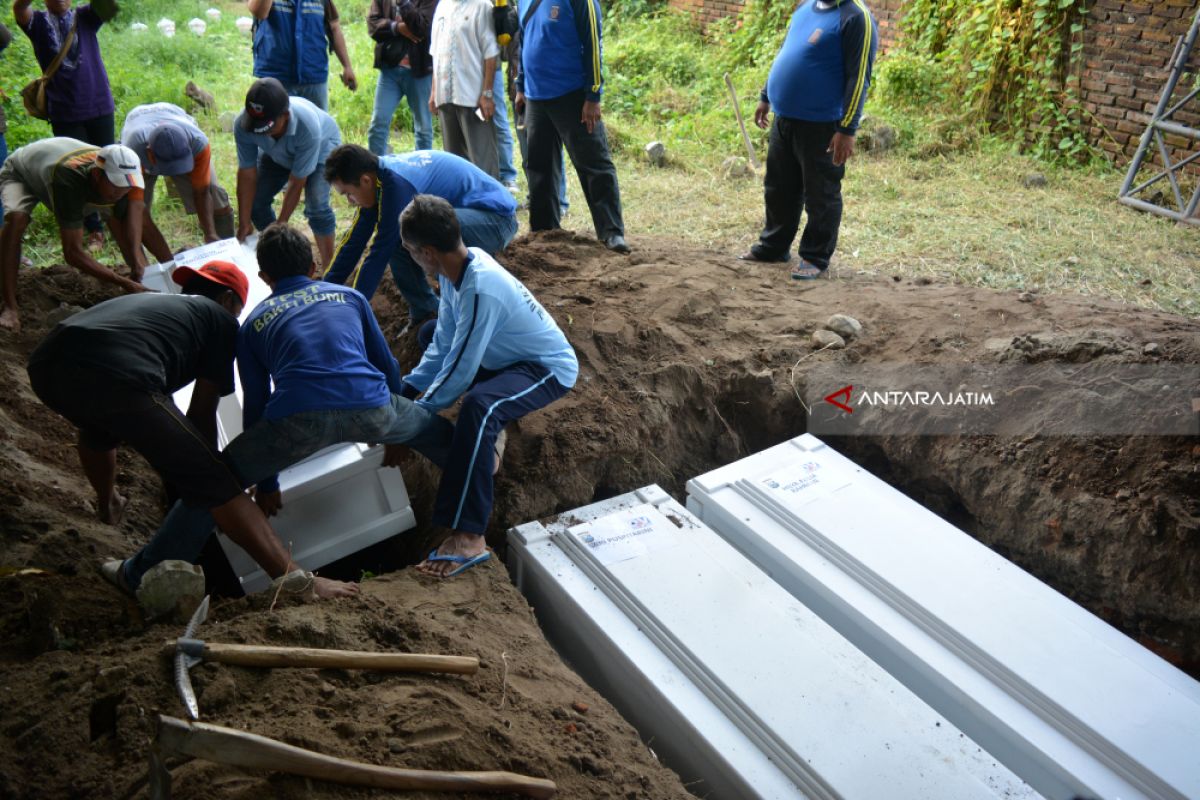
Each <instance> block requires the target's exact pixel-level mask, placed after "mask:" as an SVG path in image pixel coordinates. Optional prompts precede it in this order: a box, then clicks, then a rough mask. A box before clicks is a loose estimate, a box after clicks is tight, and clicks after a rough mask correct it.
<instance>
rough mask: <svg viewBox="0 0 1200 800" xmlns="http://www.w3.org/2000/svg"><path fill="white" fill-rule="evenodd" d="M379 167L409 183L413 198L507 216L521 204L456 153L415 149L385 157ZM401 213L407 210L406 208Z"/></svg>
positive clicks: (498, 184) (488, 176) (491, 178)
mask: <svg viewBox="0 0 1200 800" xmlns="http://www.w3.org/2000/svg"><path fill="white" fill-rule="evenodd" d="M379 164H380V169H381V170H386V171H389V172H392V173H394V174H396V175H398V176H399V177H401V178H403V179H404V180H405V181H407V182H408V183H409V184H410V185H411V186H412V190H413V191H412V195H417V194H432V195H436V196H438V197H441V198H443V199H444V200H446V202H448V203H450V205H452V206H454V207H455V208H474V209H479V210H480V211H492V212H494V213H496V214H503V215H511V214H516V213H517V201H516V200H515V199H514V198H513V196H512V193H511V192H509V191H508V190H507V189H505V188H504V185H503V184H501V183H500V181H498V180H496V179H495V178H493V177H492V176H491V175H488V174H487V173H486V172H484V171H483V170H481V169H480V168H479V167H477V166H475V165H474V164H472V163H471V162H470V161H467V160H466V159H465V158H462V157H461V156H457V155H454V154H453V153H447V152H445V151H443V150H414V151H412V152H409V153H404V154H401V155H393V156H384V157H383V158H381V159H380V160H379ZM407 199H408V200H411V199H412V197H411V196H410V197H408V198H407ZM407 204H408V203H407V202H405V203H404V205H407ZM400 210H401V211H403V210H404V209H403V206H401V208H400Z"/></svg>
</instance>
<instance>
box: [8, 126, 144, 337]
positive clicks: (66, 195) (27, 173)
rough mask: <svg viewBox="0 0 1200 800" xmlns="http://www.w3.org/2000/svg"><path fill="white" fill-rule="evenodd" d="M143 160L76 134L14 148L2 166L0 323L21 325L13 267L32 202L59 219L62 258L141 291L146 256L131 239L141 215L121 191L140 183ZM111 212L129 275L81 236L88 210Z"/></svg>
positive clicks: (94, 274) (138, 229) (125, 149)
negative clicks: (97, 253) (94, 252)
mask: <svg viewBox="0 0 1200 800" xmlns="http://www.w3.org/2000/svg"><path fill="white" fill-rule="evenodd" d="M144 186H145V182H144V181H143V180H142V165H141V162H140V161H139V160H138V157H137V155H136V154H135V153H134V152H133V151H132V150H130V149H129V148H128V147H122V146H121V145H119V144H111V145H109V146H107V147H92V146H91V145H89V144H85V143H83V142H81V141H78V140H76V139H67V138H62V137H60V138H53V139H42V140H40V141H37V142H34V143H32V144H27V145H25V146H24V147H21V148H19V149H17V150H16V151H14V152H13V154H12V155H10V156H9V157H8V160H7V161H5V162H4V166H3V167H0V201H2V202H3V207H4V228H3V230H2V231H0V287H2V289H3V302H4V309H3V311H0V328H6V329H8V330H10V331H19V330H20V329H21V318H20V314H19V312H18V310H17V268H18V267H19V265H20V263H21V243H22V240H23V239H24V237H25V228H26V227H28V225H29V222H30V220H31V219H33V210H34V209H35V208H36V207H37V205H38V203H41V204H42V205H44V206H46V207H47V208H49V209H50V210H51V211H52V212H53V213H54V218H55V220H56V221H57V222H58V228H59V234H60V236H61V238H62V250H63V259H64V260H65V261H66V262H67V263H68V264H70V265H71V266H73V267H75V268H76V269H79V270H80V271H82V272H85V273H87V274H88V275H91V276H92V277H93V278H98V279H99V280H102V281H106V282H107V283H112V284H116V285H117V286H120V287H121V288H122V289H124V290H125V291H127V292H144V291H146V288H145V287H144V286H142V284H141V283H140V281H141V278H142V270H143V269H144V268H145V266H146V257H145V255H144V254H142V252H141V248H135V247H133V244H132V243H133V242H134V241H135V240H136V241H140V240H141V221H142V220H141V216H140V215H138V214H129V213H127V211H128V204H127V198H126V195H128V194H129V192H130V190H133V189H142V188H143V187H144ZM93 211H98V212H103V213H105V214H111V217H116V218H117V220H119V221H120V223H121V224H119V225H118V224H116V223H115V222H114V221H113V219H112V218H111V217H110V219H109V228H110V229H111V230H112V232H113V236H114V237H115V238H116V240H117V244H118V245H119V246H120V248H121V254H122V255H123V256H124V257H125V263H126V264H127V265H129V268H130V272H131V277H128V278H126V277H125V276H124V275H118V274H117V273H115V272H113V271H112V270H111V269H109V268H108V267H106V266H104V265H103V264H101V263H100V262H99V261H97V260H96V259H95V258H93V257H92V255H91V254H90V253H88V249H87V247H86V246H85V245H84V242H83V220H84V217H85V216H86V215H87V214H89V213H91V212H93Z"/></svg>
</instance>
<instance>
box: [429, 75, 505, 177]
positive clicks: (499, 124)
mask: <svg viewBox="0 0 1200 800" xmlns="http://www.w3.org/2000/svg"><path fill="white" fill-rule="evenodd" d="M492 96H493V97H494V98H495V100H496V113H495V115H494V116H493V117H492V124H493V125H495V126H496V151H497V154H498V156H499V158H500V182H501V183H503V184H506V185H507V184H510V183H516V180H517V168H516V166H515V165H514V164H513V135H512V128H511V127H509V124H508V102H507V101H506V100H505V96H504V70H503V69H501V68H500V65H499V64H497V65H496V85H495V88H494V89H493V91H492ZM418 149H419V148H418Z"/></svg>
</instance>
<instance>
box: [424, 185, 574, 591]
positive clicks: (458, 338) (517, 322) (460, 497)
mask: <svg viewBox="0 0 1200 800" xmlns="http://www.w3.org/2000/svg"><path fill="white" fill-rule="evenodd" d="M400 230H401V235H402V236H403V238H404V246H405V248H407V249H408V252H409V254H411V255H412V257H413V260H414V261H416V262H417V263H418V264H420V265H421V268H422V269H424V270H425V272H426V273H427V274H429V275H430V276H431V277H433V276H436V277H437V279H438V283H439V285H440V287H441V293H442V302H441V308H440V309H439V311H438V319H437V323H436V325H437V327H436V329H435V330H434V332H433V336H432V341H430V343H429V345H428V347H427V348H426V350H425V354H424V355H423V356H422V357H421V363H420V364H418V365H417V368H416V369H415V370H413V371H412V372H411V373H409V374H408V375H405V376H404V384H405V386H404V394H405V395H406V396H410V397H416V396H418V395H420V399H419V400H417V405H418V406H420V407H421V408H423V409H426V410H428V411H430V412H437V411H441V410H442V409H445V408H448V407H449V406H450V405H452V404H453V403H454V402H455V401H457V400H458V399H459V397H462V407H461V408H460V410H459V413H458V420H457V422H456V423H451V422H449V421H448V420H446V419H444V418H442V417H440V416H435V417H434V422H433V424H432V425H431V426H430V431H429V432H428V435H427V436H426V435H423V436H422V437H421V439H420V440H419V441H414V442H412V443H411V446H412V447H413V448H414V449H415V450H417V451H419V452H420V453H422V454H424V455H425V456H427V457H428V458H429V459H430V460H431V461H433V462H434V463H435V464H437V465H438V466H440V467H441V468H442V480H441V484H440V485H439V486H438V493H437V499H436V501H435V504H434V511H433V523H434V525H437V526H440V527H443V528H446V529H448V531H449V533H448V535H447V537H446V538H445V540H444V541H443V542H442V543H441V545H440V546H439V547H438V548H437V549H436V550H435V551H433V552H432V553H430V554H429V556H428V558H426V559H425V561H424V562H422V563H421V564H420V565H418V569H420V570H421V571H422V572H426V573H428V574H431V575H437V576H441V577H447V576H450V575H454V574H457V573H458V572H461V571H463V570H464V569H467V568H469V567H471V566H473V565H475V564H478V563H480V562H481V561H486V560H487V558H488V552H487V549H486V545H485V543H484V534H485V533H486V531H487V524H488V517H490V516H491V513H492V474H493V473H494V472H495V470H496V469H497V468H498V467H499V463H498V462H499V453H498V452H497V450H496V439H497V437H498V436H499V435H500V432H501V430H502V429H503V428H504V425H505V424H506V423H508V422H511V421H512V420H515V419H519V418H521V417H523V416H525V415H526V414H529V413H530V412H532V411H536V410H537V409H539V408H542V407H544V406H547V405H549V404H550V403H552V402H554V401H555V400H557V399H558V398H560V397H562V396H563V395H564V394H566V393H567V391H568V390H570V388H571V387H572V386H574V385H575V379H576V376H577V375H578V373H579V362H578V361H577V360H576V358H575V351H574V350H573V349H572V348H571V345H570V344H569V343H568V342H567V338H566V337H565V336H564V335H563V332H562V330H560V329H559V327H558V325H557V324H556V323H555V322H554V319H553V318H552V317H551V316H550V315H549V314H548V313H546V309H544V308H542V306H541V304H540V303H538V301H537V300H536V299H535V298H534V296H533V295H532V294H530V293H529V290H528V289H526V288H525V287H524V286H523V285H522V284H521V282H520V281H518V280H517V279H516V278H514V277H513V276H512V275H511V274H509V273H508V271H507V270H505V269H504V268H503V267H501V266H500V265H499V264H497V263H496V262H495V261H494V260H492V258H491V257H490V256H488V255H487V253H484V252H483V251H482V250H479V249H476V248H467V247H466V245H464V244H463V241H462V238H461V236H460V235H459V229H458V222H457V219H456V218H455V213H454V209H453V208H452V207H451V206H450V204H449V203H447V202H446V201H445V200H443V199H441V198H440V197H433V196H431V195H425V194H422V195H417V197H416V198H414V199H413V201H412V203H410V204H409V205H408V207H407V208H406V209H405V210H404V213H403V214H401V215H400ZM431 324H432V323H431ZM422 332H423V333H424V331H422ZM431 440H432V442H431Z"/></svg>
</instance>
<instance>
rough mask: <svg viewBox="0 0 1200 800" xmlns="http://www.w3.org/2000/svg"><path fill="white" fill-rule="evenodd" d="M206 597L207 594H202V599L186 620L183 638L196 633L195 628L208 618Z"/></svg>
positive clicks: (189, 637)
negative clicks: (190, 616)
mask: <svg viewBox="0 0 1200 800" xmlns="http://www.w3.org/2000/svg"><path fill="white" fill-rule="evenodd" d="M208 598H209V595H207V594H206V595H204V599H203V600H201V601H200V605H198V606H196V610H195V612H193V613H192V618H191V619H190V620H188V624H187V627H186V628H184V629H183V638H184V639H191V638H192V637H193V636H194V635H195V634H196V629H197V628H199V627H200V625H201V624H202V623H203V622H204V620H206V619H208Z"/></svg>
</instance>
